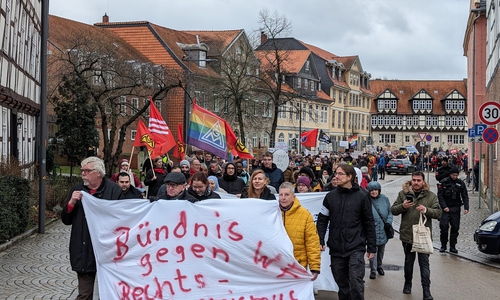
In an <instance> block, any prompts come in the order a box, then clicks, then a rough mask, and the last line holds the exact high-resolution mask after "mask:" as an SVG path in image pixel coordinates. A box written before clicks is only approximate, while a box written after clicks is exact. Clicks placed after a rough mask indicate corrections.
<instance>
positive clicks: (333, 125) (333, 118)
mask: <svg viewBox="0 0 500 300" xmlns="http://www.w3.org/2000/svg"><path fill="white" fill-rule="evenodd" d="M332 127H335V110H334V109H332Z"/></svg>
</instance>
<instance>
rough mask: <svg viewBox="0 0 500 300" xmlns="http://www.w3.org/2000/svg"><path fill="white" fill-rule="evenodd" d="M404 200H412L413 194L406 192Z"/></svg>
mask: <svg viewBox="0 0 500 300" xmlns="http://www.w3.org/2000/svg"><path fill="white" fill-rule="evenodd" d="M406 200H408V201H410V202H413V195H412V194H407V195H406Z"/></svg>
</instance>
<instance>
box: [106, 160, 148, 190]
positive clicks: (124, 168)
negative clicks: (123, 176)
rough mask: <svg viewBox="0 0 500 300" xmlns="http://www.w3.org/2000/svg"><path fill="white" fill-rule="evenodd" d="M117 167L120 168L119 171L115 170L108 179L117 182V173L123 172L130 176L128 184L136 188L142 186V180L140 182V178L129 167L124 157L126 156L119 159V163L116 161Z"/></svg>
mask: <svg viewBox="0 0 500 300" xmlns="http://www.w3.org/2000/svg"><path fill="white" fill-rule="evenodd" d="M118 167H119V168H120V169H119V171H118V172H116V173H114V174H113V175H112V176H111V178H110V179H109V180H111V181H113V182H116V183H118V174H120V173H121V172H125V173H127V174H128V175H129V177H130V185H131V186H135V187H136V188H142V182H141V180H140V179H139V177H137V175H135V173H134V172H132V170H131V169H130V168H129V162H128V159H126V158H124V159H121V160H120V161H119V163H118Z"/></svg>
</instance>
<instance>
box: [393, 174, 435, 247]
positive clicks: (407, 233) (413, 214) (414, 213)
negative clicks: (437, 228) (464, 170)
mask: <svg viewBox="0 0 500 300" xmlns="http://www.w3.org/2000/svg"><path fill="white" fill-rule="evenodd" d="M407 194H412V195H413V202H414V203H415V206H412V207H410V208H408V209H404V208H403V201H404V200H406V195H407ZM420 204H422V205H423V206H425V207H427V212H426V213H425V216H426V217H427V222H425V226H427V227H429V229H430V230H431V237H432V219H439V218H441V213H442V211H441V206H439V201H438V197H437V196H436V194H434V193H433V192H431V190H430V186H429V183H427V182H426V183H425V184H424V186H423V188H422V191H420V193H419V194H418V197H416V196H415V193H414V192H413V190H412V188H411V180H408V181H406V182H405V183H404V184H403V190H401V191H400V192H399V194H398V198H397V199H396V201H394V203H393V204H392V207H391V212H392V214H393V215H395V216H397V215H401V225H400V226H399V239H400V240H401V241H402V242H404V243H409V244H412V243H413V225H415V224H418V222H419V220H420V212H419V211H418V210H416V207H417V206H419V205H420Z"/></svg>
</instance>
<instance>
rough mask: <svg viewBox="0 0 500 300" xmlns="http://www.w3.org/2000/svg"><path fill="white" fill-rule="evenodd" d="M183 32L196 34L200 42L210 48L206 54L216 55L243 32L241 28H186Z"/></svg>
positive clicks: (219, 54)
mask: <svg viewBox="0 0 500 300" xmlns="http://www.w3.org/2000/svg"><path fill="white" fill-rule="evenodd" d="M183 32H185V33H188V34H191V35H192V36H195V37H196V36H198V37H199V38H200V43H205V44H207V46H208V47H209V48H210V49H209V51H208V54H207V55H208V56H210V57H217V56H221V55H222V53H223V52H224V51H225V50H226V49H227V48H228V47H229V46H230V45H231V43H233V42H234V41H235V40H236V39H237V38H238V36H239V35H241V34H242V33H243V29H239V30H221V31H213V30H212V31H202V30H186V31H183Z"/></svg>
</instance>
